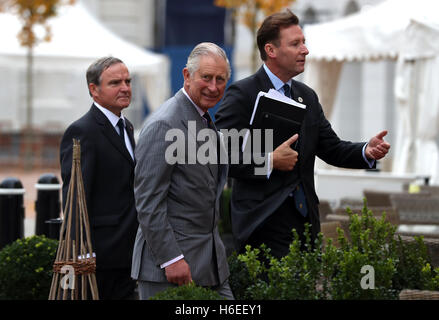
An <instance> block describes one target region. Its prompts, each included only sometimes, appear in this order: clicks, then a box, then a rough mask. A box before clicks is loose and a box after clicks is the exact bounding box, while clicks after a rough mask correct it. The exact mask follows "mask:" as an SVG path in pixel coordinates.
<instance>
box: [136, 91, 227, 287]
mask: <svg viewBox="0 0 439 320" xmlns="http://www.w3.org/2000/svg"><path fill="white" fill-rule="evenodd" d="M189 122H191V123H192V125H193V124H194V123H195V124H196V132H192V133H191V130H190V129H189V127H188V126H189ZM203 128H206V125H205V123H204V122H203V120H202V118H201V116H200V114H199V113H198V111H197V110H196V109H195V107H194V106H193V105H192V103H191V101H190V100H189V99H188V98H187V97H186V96H185V95H184V93H183V91H182V90H180V91H179V92H177V93H176V94H175V96H174V97H172V98H170V99H169V100H168V101H166V102H165V103H164V104H163V105H162V106H161V107H160V108H159V109H158V110H156V111H155V112H154V113H153V114H152V115H151V116H150V117H149V118H148V120H147V122H146V123H145V125H144V127H143V129H142V131H141V133H140V137H139V141H138V143H137V146H136V152H135V157H136V161H137V165H136V168H135V181H134V189H135V198H136V208H137V210H138V220H139V228H138V231H137V236H136V241H135V245H134V253H133V263H132V272H131V276H132V277H133V278H134V279H137V280H141V281H148V282H155V283H162V284H166V283H167V278H166V275H165V270H164V269H162V268H160V265H161V264H163V263H165V262H168V261H170V260H171V259H173V258H175V257H177V256H179V255H181V254H183V255H184V259H185V260H186V262H187V263H188V264H189V267H190V271H191V274H192V279H193V280H194V282H195V283H196V284H197V285H201V286H218V285H221V284H223V283H224V282H225V281H226V280H227V278H228V276H229V269H228V264H227V258H226V252H225V249H224V245H223V243H222V241H221V239H220V235H219V232H218V227H217V224H218V219H219V197H220V195H221V191H222V189H223V187H224V184H225V181H226V177H227V165H217V164H206V165H202V164H200V163H198V161H197V162H196V163H195V164H190V163H188V157H190V156H192V155H193V153H190V152H188V151H187V148H185V150H186V152H185V154H184V157H183V158H182V159H181V160H184V163H175V164H169V163H167V161H166V160H165V154H166V150H167V149H168V147H169V146H170V145H171V144H172V143H173V141H174V140H172V141H166V139H165V136H166V133H167V132H168V131H169V130H170V129H178V130H180V131H181V132H182V133H184V137H185V138H184V140H185V143H186V145H187V143H188V138H189V139H191V138H192V139H195V138H196V137H195V136H196V134H197V133H198V132H199V130H200V129H203ZM214 135H215V140H216V138H217V136H216V134H214ZM210 141H213V140H210ZM203 143H204V142H197V146H198V147H199V146H200V144H203ZM215 150H216V149H215ZM169 286H171V284H169Z"/></svg>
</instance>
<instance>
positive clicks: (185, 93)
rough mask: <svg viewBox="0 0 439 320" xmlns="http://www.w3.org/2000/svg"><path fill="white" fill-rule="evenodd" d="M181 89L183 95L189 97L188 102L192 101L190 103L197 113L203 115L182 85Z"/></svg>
mask: <svg viewBox="0 0 439 320" xmlns="http://www.w3.org/2000/svg"><path fill="white" fill-rule="evenodd" d="M181 90H183V93H184V95H185V96H186V97H187V98H188V99H189V101H190V102H192V104H193V105H194V107H195V109H197V111H198V113H199V114H200V116H203V115H204V113H205V112H204V111H203V110H202V109H201V108H200V107H199V106H197V105H196V104H195V102H193V101H192V99H191V97H189V95H188V93H187V92H186V90H184V87H183V88H181Z"/></svg>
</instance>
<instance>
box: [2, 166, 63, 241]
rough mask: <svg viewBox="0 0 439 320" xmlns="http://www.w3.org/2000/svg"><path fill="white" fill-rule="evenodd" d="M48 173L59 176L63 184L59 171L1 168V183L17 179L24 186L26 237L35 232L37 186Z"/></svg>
mask: <svg viewBox="0 0 439 320" xmlns="http://www.w3.org/2000/svg"><path fill="white" fill-rule="evenodd" d="M46 173H52V174H54V175H56V176H57V178H58V180H59V182H60V183H61V173H60V170H59V169H52V168H51V169H38V170H30V171H29V170H27V171H26V170H21V169H7V168H6V169H5V168H0V183H1V182H3V180H4V179H6V178H17V179H18V180H20V181H21V183H22V184H23V188H24V189H25V194H24V199H23V201H24V208H25V221H24V223H25V226H24V229H25V231H24V233H25V236H30V235H32V234H34V232H35V200H36V199H37V190H36V189H35V184H36V183H37V182H38V179H39V178H40V177H41V176H42V175H43V174H46Z"/></svg>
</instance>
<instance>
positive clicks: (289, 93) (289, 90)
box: [282, 83, 291, 98]
mask: <svg viewBox="0 0 439 320" xmlns="http://www.w3.org/2000/svg"><path fill="white" fill-rule="evenodd" d="M282 89H284V95H286V96H287V97H288V98H291V88H290V86H289V85H288V83H285V84H284V86H283V87H282Z"/></svg>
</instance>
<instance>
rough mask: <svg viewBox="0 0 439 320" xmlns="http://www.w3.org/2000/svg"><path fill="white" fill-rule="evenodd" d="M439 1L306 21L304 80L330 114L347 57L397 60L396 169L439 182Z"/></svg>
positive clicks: (392, 0)
mask: <svg viewBox="0 0 439 320" xmlns="http://www.w3.org/2000/svg"><path fill="white" fill-rule="evenodd" d="M438 21H439V1H436V0H417V1H413V0H387V1H385V2H382V3H381V4H378V5H376V6H374V7H370V8H367V9H366V10H363V11H361V12H359V13H356V14H353V15H351V16H348V17H345V18H343V19H340V20H337V21H333V22H328V23H322V24H316V25H310V26H306V27H305V30H304V32H305V36H306V38H307V46H308V49H309V51H310V54H309V56H308V62H307V69H306V71H305V82H307V83H308V85H310V86H311V87H313V88H314V89H315V90H316V91H317V93H318V94H319V96H320V99H321V102H322V105H323V107H324V109H325V112H326V114H327V116H328V117H330V115H331V112H332V108H333V104H334V100H335V94H336V91H337V84H338V80H339V76H340V70H341V67H342V65H343V63H344V62H347V61H373V60H378V59H395V60H397V69H396V74H395V88H394V89H395V90H394V95H395V101H396V107H397V116H398V121H397V130H396V133H395V135H396V142H395V145H394V146H393V147H392V149H393V163H392V171H393V172H397V173H416V174H420V175H430V176H431V180H430V181H431V182H432V183H434V184H438V183H439V147H438V141H439V93H438V90H437V88H438V86H439V25H438Z"/></svg>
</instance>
